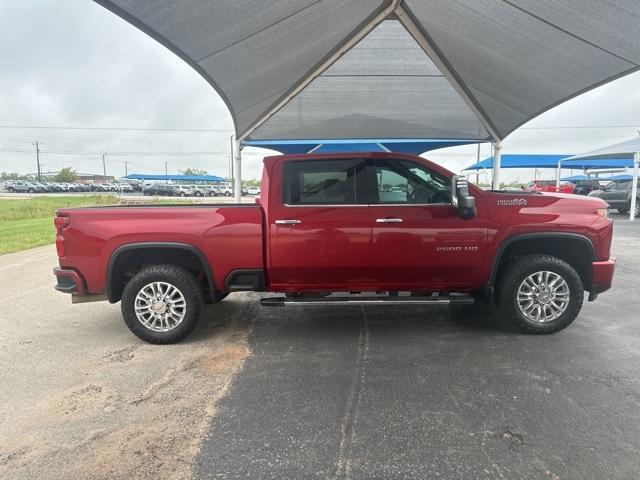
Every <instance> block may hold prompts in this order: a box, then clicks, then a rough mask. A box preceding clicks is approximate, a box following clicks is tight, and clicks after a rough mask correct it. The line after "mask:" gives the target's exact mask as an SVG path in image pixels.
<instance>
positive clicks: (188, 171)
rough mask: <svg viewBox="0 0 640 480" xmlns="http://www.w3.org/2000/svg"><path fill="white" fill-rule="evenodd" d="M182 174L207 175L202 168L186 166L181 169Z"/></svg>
mask: <svg viewBox="0 0 640 480" xmlns="http://www.w3.org/2000/svg"><path fill="white" fill-rule="evenodd" d="M182 173H183V174H184V175H209V173H208V172H207V171H206V170H205V169H203V168H187V169H185V170H183V171H182Z"/></svg>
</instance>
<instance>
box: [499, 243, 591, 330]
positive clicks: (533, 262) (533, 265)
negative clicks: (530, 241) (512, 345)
mask: <svg viewBox="0 0 640 480" xmlns="http://www.w3.org/2000/svg"><path fill="white" fill-rule="evenodd" d="M496 293H497V299H498V304H499V305H500V308H501V309H502V311H503V312H504V313H505V315H506V316H507V317H508V318H509V320H511V322H512V323H513V324H514V325H515V326H516V327H517V328H518V329H519V330H521V331H523V332H525V333H537V334H540V333H555V332H557V331H559V330H562V329H563V328H566V327H567V326H569V325H570V324H571V322H573V321H574V320H575V319H576V317H577V316H578V314H579V313H580V309H581V308H582V302H583V299H584V287H583V285H582V280H581V279H580V276H579V275H578V273H577V272H576V271H575V269H574V268H573V267H572V266H571V265H569V264H568V263H567V262H565V261H564V260H561V259H559V258H557V257H553V256H551V255H541V254H533V255H525V256H523V257H520V258H518V259H517V260H515V261H513V262H512V263H510V264H508V265H507V266H506V267H505V270H504V271H503V272H502V274H501V278H500V281H499V283H498V288H497V292H496Z"/></svg>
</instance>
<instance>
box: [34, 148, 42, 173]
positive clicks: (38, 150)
mask: <svg viewBox="0 0 640 480" xmlns="http://www.w3.org/2000/svg"><path fill="white" fill-rule="evenodd" d="M34 145H35V146H36V162H37V163H38V181H40V174H41V171H40V146H39V145H38V141H37V140H36V143H34Z"/></svg>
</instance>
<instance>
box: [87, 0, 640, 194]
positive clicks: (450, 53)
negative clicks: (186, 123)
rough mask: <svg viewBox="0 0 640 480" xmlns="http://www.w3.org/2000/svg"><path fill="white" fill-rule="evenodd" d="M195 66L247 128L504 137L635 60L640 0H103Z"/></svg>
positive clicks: (239, 130)
mask: <svg viewBox="0 0 640 480" xmlns="http://www.w3.org/2000/svg"><path fill="white" fill-rule="evenodd" d="M96 1H97V2H98V3H100V4H101V5H103V6H105V7H106V8H107V9H109V10H111V11H112V12H114V13H116V14H117V15H119V16H120V17H122V18H124V19H125V20H127V21H128V22H130V23H132V24H133V25H135V26H137V27H138V28H140V29H141V30H143V31H144V32H146V33H147V34H149V35H151V36H152V37H153V38H155V39H156V40H158V41H159V42H161V43H162V44H163V45H165V46H166V47H167V48H169V49H170V50H172V51H173V52H175V53H176V54H177V55H179V56H180V57H181V58H182V59H184V60H185V61H186V62H187V63H189V64H190V65H191V66H192V67H193V68H195V69H196V70H197V71H198V72H199V73H200V74H201V75H202V76H203V77H204V78H205V79H206V80H207V81H208V82H209V83H210V84H211V85H212V86H213V88H214V89H215V90H216V91H217V92H218V93H219V94H220V95H221V97H222V98H223V99H224V101H225V102H226V104H227V106H228V108H229V110H230V112H231V116H232V118H233V121H234V124H235V130H236V153H235V171H236V178H235V182H236V189H235V191H236V195H239V192H240V188H239V185H240V183H239V182H240V169H241V157H240V148H241V142H242V141H244V140H294V139H301V138H315V139H323V138H326V139H367V138H380V137H383V138H420V139H435V138H437V139H464V140H474V141H478V142H486V141H491V142H493V145H494V147H495V152H496V153H495V154H496V158H497V161H496V165H495V168H494V171H493V183H494V186H496V187H497V186H498V184H499V177H500V161H499V158H500V149H501V141H502V140H503V139H504V138H505V137H506V136H507V135H509V133H511V132H512V131H513V130H515V129H516V128H518V126H520V125H522V124H523V123H525V122H527V121H529V120H531V119H532V118H534V117H535V116H537V115H539V114H540V113H542V112H544V111H546V110H548V109H550V108H552V107H554V106H556V105H558V104H559V103H562V102H564V101H565V100H567V99H569V98H572V97H574V96H576V95H579V94H580V93H583V92H585V91H587V90H589V89H591V88H594V87H596V86H598V85H601V84H603V83H605V82H608V81H611V80H613V79H615V78H618V77H620V76H623V75H626V74H629V73H631V72H634V71H636V70H638V68H639V66H640V49H638V48H637V46H638V45H639V44H640V29H638V28H637V26H638V25H639V24H640V2H638V1H637V0H617V1H615V2H613V1H601V0H563V1H562V2H557V1H552V0H279V1H269V0H207V1H204V0H96Z"/></svg>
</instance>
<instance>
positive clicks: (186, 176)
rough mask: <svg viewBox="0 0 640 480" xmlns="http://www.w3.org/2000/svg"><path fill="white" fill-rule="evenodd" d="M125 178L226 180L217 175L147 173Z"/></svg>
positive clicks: (194, 180)
mask: <svg viewBox="0 0 640 480" xmlns="http://www.w3.org/2000/svg"><path fill="white" fill-rule="evenodd" d="M124 178H126V179H129V180H161V181H165V182H166V181H180V182H223V181H224V180H225V179H224V178H222V177H218V176H217V175H149V174H146V173H132V174H129V175H127V176H126V177H124Z"/></svg>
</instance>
